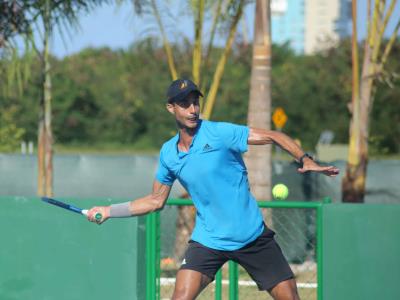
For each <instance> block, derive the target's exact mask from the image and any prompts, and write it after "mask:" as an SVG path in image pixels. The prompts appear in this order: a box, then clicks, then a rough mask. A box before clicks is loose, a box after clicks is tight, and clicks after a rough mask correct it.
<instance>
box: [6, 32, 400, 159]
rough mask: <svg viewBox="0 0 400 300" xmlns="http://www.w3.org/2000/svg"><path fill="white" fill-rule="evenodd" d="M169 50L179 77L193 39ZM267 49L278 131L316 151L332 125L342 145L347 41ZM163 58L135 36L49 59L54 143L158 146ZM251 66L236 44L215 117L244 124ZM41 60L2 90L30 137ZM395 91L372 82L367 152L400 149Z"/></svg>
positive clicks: (170, 128)
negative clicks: (13, 91) (299, 51)
mask: <svg viewBox="0 0 400 300" xmlns="http://www.w3.org/2000/svg"><path fill="white" fill-rule="evenodd" d="M173 51H174V53H176V55H177V56H178V57H180V72H181V74H182V76H187V77H190V76H191V71H192V70H191V47H182V46H179V47H178V46H176V45H175V46H174V49H173ZM221 51H222V49H218V48H215V49H213V52H212V53H213V54H212V57H211V58H210V59H211V60H212V61H213V62H215V61H217V60H218V58H219V56H220V53H221ZM272 53H273V60H272V105H273V107H277V106H281V107H283V108H284V109H285V111H286V113H287V115H288V117H289V118H288V122H287V124H286V126H285V127H284V128H283V131H284V132H286V133H288V134H290V135H291V136H293V137H295V138H299V139H300V140H301V141H302V143H303V145H304V146H305V148H306V149H313V147H314V146H315V143H316V142H317V139H318V137H319V134H320V133H321V131H322V130H325V129H329V130H332V131H333V132H334V133H335V140H334V142H337V143H347V141H348V124H349V118H350V115H349V113H348V110H347V103H348V102H349V101H350V99H351V52H350V46H349V41H344V42H343V43H342V44H341V45H340V46H339V47H337V48H333V49H330V50H327V51H325V52H323V53H319V54H316V55H312V56H303V55H296V54H295V53H293V52H292V51H291V50H290V49H289V47H288V46H287V45H284V46H273V49H272ZM399 53H400V44H399V43H396V44H395V46H394V48H393V56H392V58H389V61H388V66H389V68H390V71H391V72H392V73H393V74H395V73H399V71H400V62H399V61H398V60H396V59H395V57H396V54H397V56H398V54H399ZM165 61H166V56H165V52H164V50H163V49H162V48H160V46H159V44H158V43H157V41H156V40H154V39H145V40H142V41H141V42H137V43H135V44H134V45H132V46H131V48H130V49H129V50H110V49H108V48H102V49H90V48H89V49H85V50H82V51H81V52H79V53H77V54H74V55H71V56H68V57H65V58H63V59H57V58H55V57H51V65H52V68H53V78H52V84H53V100H54V101H53V114H54V115H53V129H54V136H55V143H56V145H57V144H78V145H79V144H80V145H87V144H90V145H95V144H105V143H114V144H136V146H137V147H140V148H146V149H157V148H158V147H159V146H160V145H161V144H162V143H163V142H164V141H165V139H167V138H169V137H171V136H172V135H173V134H175V124H174V121H173V118H171V116H170V115H169V114H168V113H167V112H166V110H165V91H166V87H167V86H168V85H169V83H170V74H169V70H168V66H167V65H166V64H165ZM0 63H1V61H0ZM250 66H251V49H250V48H248V47H246V46H245V45H241V44H236V45H235V47H234V49H233V53H232V56H231V58H230V59H228V61H227V65H226V69H225V75H224V77H223V79H222V82H221V86H220V90H219V92H218V96H217V97H218V104H217V105H216V106H215V110H214V113H213V119H214V120H224V121H231V122H236V123H241V124H245V123H246V119H247V105H248V91H249V74H250ZM39 68H40V65H39V62H36V63H34V64H33V65H32V70H31V74H32V77H31V78H30V81H29V83H28V84H27V85H26V88H25V89H24V94H23V96H22V97H20V96H17V95H9V96H5V95H2V96H0V97H1V98H0V110H7V109H9V108H10V107H11V106H15V107H16V108H17V109H18V113H17V114H15V115H14V117H13V122H14V124H15V125H16V126H17V127H18V128H23V129H24V131H25V133H24V135H23V138H24V139H25V140H35V139H36V135H37V116H38V106H37V99H39V98H40V93H41V92H40V88H39V86H38V82H40V72H39V71H38V70H39ZM205 72H206V73H207V72H209V73H208V75H209V76H211V75H212V74H211V71H210V70H206V71H205ZM2 76H4V75H2V74H0V78H1V77H2ZM206 76H207V74H206ZM0 82H1V83H0V84H3V80H1V81H0ZM399 98H400V82H399V80H397V81H396V80H394V81H393V87H392V88H389V87H388V86H387V85H386V84H384V83H378V86H377V92H376V97H375V105H374V108H373V111H372V118H371V120H372V123H371V134H370V144H371V147H372V149H373V151H374V152H378V151H379V152H384V153H398V152H399V151H400V141H399V137H400V128H399V126H395V125H396V124H399V118H400V103H399V101H398V99H399Z"/></svg>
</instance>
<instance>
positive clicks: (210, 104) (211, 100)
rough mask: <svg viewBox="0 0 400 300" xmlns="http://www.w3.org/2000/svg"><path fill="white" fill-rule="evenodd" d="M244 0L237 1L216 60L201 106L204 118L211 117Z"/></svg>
mask: <svg viewBox="0 0 400 300" xmlns="http://www.w3.org/2000/svg"><path fill="white" fill-rule="evenodd" d="M244 2H245V1H244V0H240V2H239V6H238V9H237V11H236V14H235V16H234V17H233V21H232V24H231V27H230V29H229V36H228V40H227V42H226V46H225V49H224V52H223V53H222V55H221V57H220V59H219V61H218V64H217V67H216V69H215V72H214V76H213V80H212V84H211V87H210V90H209V92H208V94H207V96H206V100H205V104H204V106H203V107H202V117H203V118H204V119H210V117H211V114H212V111H213V108H214V104H215V100H216V97H217V92H218V88H219V84H220V82H221V79H222V75H223V74H224V69H225V64H226V61H227V59H228V56H229V53H230V51H231V48H232V44H233V41H234V38H235V34H236V31H237V25H238V23H239V20H240V18H241V17H242V13H243V6H244Z"/></svg>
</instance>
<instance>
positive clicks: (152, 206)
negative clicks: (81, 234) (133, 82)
mask: <svg viewBox="0 0 400 300" xmlns="http://www.w3.org/2000/svg"><path fill="white" fill-rule="evenodd" d="M170 192H171V186H169V185H166V184H162V183H160V182H158V181H157V180H154V182H153V190H152V192H151V194H149V195H147V196H144V197H142V198H138V199H136V200H133V201H130V202H126V203H122V204H114V205H115V206H118V210H117V213H114V215H113V212H112V209H113V208H111V206H96V207H93V208H91V209H90V210H89V211H88V220H89V221H91V222H96V220H95V218H94V216H95V215H96V213H101V214H102V216H103V218H102V219H101V220H100V222H97V223H99V224H101V223H103V222H105V221H106V220H107V219H109V218H112V217H119V215H118V214H121V216H122V215H123V216H124V217H128V216H142V215H145V214H148V213H151V212H154V211H158V210H161V209H162V208H163V207H164V205H165V202H166V201H167V199H168V196H169V193H170ZM114 211H115V209H114Z"/></svg>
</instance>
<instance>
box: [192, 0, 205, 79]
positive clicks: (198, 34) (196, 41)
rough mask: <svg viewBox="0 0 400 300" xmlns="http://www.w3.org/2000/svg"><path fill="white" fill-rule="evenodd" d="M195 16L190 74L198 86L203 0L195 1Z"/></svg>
mask: <svg viewBox="0 0 400 300" xmlns="http://www.w3.org/2000/svg"><path fill="white" fill-rule="evenodd" d="M197 4H198V5H197V7H196V8H197V16H196V19H195V39H194V47H193V66H192V71H193V72H192V74H193V81H194V82H195V83H196V84H197V85H198V86H200V76H201V74H200V71H201V59H202V43H201V41H202V32H203V20H204V0H198V3H197Z"/></svg>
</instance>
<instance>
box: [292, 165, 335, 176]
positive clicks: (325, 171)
mask: <svg viewBox="0 0 400 300" xmlns="http://www.w3.org/2000/svg"><path fill="white" fill-rule="evenodd" d="M297 171H298V172H299V173H306V172H310V171H313V172H319V173H323V174H324V175H327V176H330V177H335V176H336V175H338V174H339V169H338V168H337V167H335V166H327V167H322V166H319V165H313V166H309V167H307V166H304V167H303V168H298V169H297Z"/></svg>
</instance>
